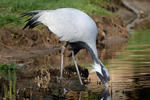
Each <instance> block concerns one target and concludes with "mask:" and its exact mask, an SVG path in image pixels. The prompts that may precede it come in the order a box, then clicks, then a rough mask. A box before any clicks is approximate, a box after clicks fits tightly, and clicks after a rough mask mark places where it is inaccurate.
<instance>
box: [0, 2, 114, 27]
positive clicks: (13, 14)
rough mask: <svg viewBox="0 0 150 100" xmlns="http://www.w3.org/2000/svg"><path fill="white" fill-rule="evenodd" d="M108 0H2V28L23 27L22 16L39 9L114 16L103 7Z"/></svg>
mask: <svg viewBox="0 0 150 100" xmlns="http://www.w3.org/2000/svg"><path fill="white" fill-rule="evenodd" d="M105 3H108V0H0V27H2V26H5V25H13V26H14V25H15V26H17V25H22V24H23V22H21V21H20V20H19V16H20V14H22V13H24V12H27V11H32V10H39V9H41V10H42V9H57V8H77V9H80V10H82V11H84V12H86V13H88V14H89V15H90V16H92V15H100V16H105V15H108V16H110V15H112V13H111V12H109V11H107V10H105V9H104V8H102V7H101V6H102V5H103V4H105Z"/></svg>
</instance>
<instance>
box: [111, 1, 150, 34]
mask: <svg viewBox="0 0 150 100" xmlns="http://www.w3.org/2000/svg"><path fill="white" fill-rule="evenodd" d="M113 1H115V0H113ZM113 3H114V2H113ZM115 4H116V3H115ZM149 5H150V1H149V0H120V4H119V5H118V4H117V7H119V9H118V11H116V15H118V16H120V17H122V19H123V21H124V23H125V26H126V29H127V31H128V32H129V33H131V32H132V31H133V30H134V29H135V30H140V29H144V28H149V27H150V13H149V12H150V8H149Z"/></svg>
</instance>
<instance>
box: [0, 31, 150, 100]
mask: <svg viewBox="0 0 150 100" xmlns="http://www.w3.org/2000/svg"><path fill="white" fill-rule="evenodd" d="M149 33H150V31H149V30H148V31H147V30H146V31H140V32H137V33H135V34H132V36H131V40H130V41H129V42H128V44H127V45H124V44H123V46H120V45H119V44H115V43H114V44H109V45H111V46H114V45H115V46H116V45H118V47H115V49H114V48H113V49H112V48H110V49H109V48H107V46H105V48H104V49H103V50H102V51H100V52H106V54H107V55H106V56H103V55H101V57H102V58H103V59H104V60H103V61H102V62H104V65H106V66H107V68H108V69H109V72H110V76H111V81H110V83H109V88H104V86H103V85H101V83H100V82H99V79H98V77H97V76H96V74H95V73H91V74H89V76H88V80H85V81H84V83H85V86H81V85H80V83H79V80H78V78H77V77H76V75H74V73H72V72H73V71H74V72H75V69H72V68H73V66H70V67H67V66H66V69H65V74H64V77H65V79H64V80H63V81H61V82H60V80H59V79H58V77H59V73H58V72H59V69H54V68H50V66H51V65H50V64H49V62H48V61H50V60H51V59H54V57H52V58H50V57H49V56H46V57H44V58H42V57H41V58H40V57H38V58H35V60H36V61H37V62H38V61H39V60H38V59H40V61H41V62H39V63H37V62H36V64H32V63H34V60H33V59H29V60H27V61H26V62H27V63H28V64H27V65H26V66H24V67H22V68H21V69H20V68H19V69H18V68H17V69H16V70H13V69H10V70H3V69H2V70H0V100H1V99H4V98H6V99H11V100H16V99H18V100H59V99H61V100H97V99H98V100H101V99H102V98H103V99H104V100H106V99H107V100H150V95H149V93H150V80H149V79H150V39H149ZM121 45H122V44H121ZM119 47H120V48H119ZM105 49H106V50H105ZM109 52H111V54H109ZM103 54H104V53H103ZM110 55H111V56H110ZM55 58H56V57H55ZM41 59H42V60H41ZM22 62H23V61H22ZM32 65H34V66H32ZM37 65H39V66H41V67H39V68H38V67H36V66H37ZM45 66H46V67H45ZM26 67H27V68H28V70H27V69H26ZM90 68H91V67H89V69H90ZM22 69H23V70H22ZM39 69H40V70H39ZM30 70H31V71H30ZM34 70H37V71H35V72H34ZM80 70H81V71H82V72H83V73H82V74H83V75H84V74H85V75H84V77H87V75H88V73H87V70H86V68H83V69H81V68H80ZM26 71H27V72H26ZM68 73H69V74H68ZM52 76H55V77H52Z"/></svg>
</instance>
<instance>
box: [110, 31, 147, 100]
mask: <svg viewBox="0 0 150 100" xmlns="http://www.w3.org/2000/svg"><path fill="white" fill-rule="evenodd" d="M107 66H109V70H110V73H111V86H112V94H111V95H112V100H119V99H123V100H125V99H131V98H132V100H137V99H141V100H147V99H148V98H150V96H149V92H150V80H149V79H150V29H143V30H140V31H136V32H134V33H133V34H132V35H131V38H130V40H129V42H128V44H127V47H126V49H125V50H122V51H121V52H120V53H119V54H117V56H116V57H115V59H113V60H112V61H110V62H109V63H108V65H107ZM116 91H117V92H116Z"/></svg>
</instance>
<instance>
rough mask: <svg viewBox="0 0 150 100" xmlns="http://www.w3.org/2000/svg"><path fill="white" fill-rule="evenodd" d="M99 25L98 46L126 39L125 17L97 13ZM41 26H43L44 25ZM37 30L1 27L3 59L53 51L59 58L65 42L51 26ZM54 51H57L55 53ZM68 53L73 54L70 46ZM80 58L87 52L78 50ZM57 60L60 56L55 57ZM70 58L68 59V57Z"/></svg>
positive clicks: (22, 57) (103, 46)
mask: <svg viewBox="0 0 150 100" xmlns="http://www.w3.org/2000/svg"><path fill="white" fill-rule="evenodd" d="M94 19H95V21H96V23H97V26H98V32H99V33H98V38H97V48H98V49H102V48H105V45H109V44H113V43H118V42H120V43H121V42H126V41H127V40H128V34H127V31H126V29H125V28H124V24H123V22H122V20H121V19H119V20H118V18H117V19H112V18H107V17H100V16H94ZM40 28H41V27H40ZM40 28H35V29H33V30H28V29H27V30H22V29H21V28H15V27H3V28H1V29H0V59H1V60H0V62H1V63H9V62H10V63H11V62H12V61H11V60H13V61H14V62H15V60H19V59H22V60H24V59H28V58H32V57H36V56H42V55H50V56H51V55H52V56H55V58H59V57H57V56H59V54H60V50H59V49H60V47H61V45H64V43H61V42H60V41H59V40H58V37H57V36H55V35H54V34H53V33H51V32H50V31H49V30H48V29H47V28H45V27H42V28H41V29H40ZM43 50H44V51H43ZM51 52H53V54H51ZM65 55H66V56H68V55H69V51H68V50H67V51H66V53H65ZM78 55H79V56H78V57H79V58H80V57H83V56H84V55H85V53H84V52H82V50H81V53H79V54H78ZM53 58H54V57H53ZM54 61H56V60H54ZM66 62H68V61H66Z"/></svg>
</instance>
